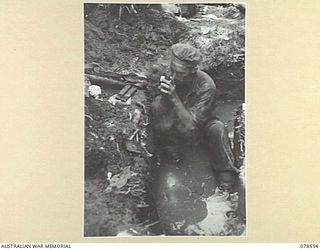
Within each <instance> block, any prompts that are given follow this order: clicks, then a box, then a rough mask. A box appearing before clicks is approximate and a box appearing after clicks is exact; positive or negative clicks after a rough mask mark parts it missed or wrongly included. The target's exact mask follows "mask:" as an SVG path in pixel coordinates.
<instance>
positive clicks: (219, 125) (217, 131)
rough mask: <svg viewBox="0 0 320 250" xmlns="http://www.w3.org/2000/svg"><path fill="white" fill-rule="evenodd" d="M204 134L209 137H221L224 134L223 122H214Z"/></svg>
mask: <svg viewBox="0 0 320 250" xmlns="http://www.w3.org/2000/svg"><path fill="white" fill-rule="evenodd" d="M206 132H207V135H208V136H209V137H221V136H223V135H224V134H225V132H226V128H225V125H224V123H223V122H221V121H215V122H214V123H212V124H210V125H209V126H208V127H207V131H206Z"/></svg>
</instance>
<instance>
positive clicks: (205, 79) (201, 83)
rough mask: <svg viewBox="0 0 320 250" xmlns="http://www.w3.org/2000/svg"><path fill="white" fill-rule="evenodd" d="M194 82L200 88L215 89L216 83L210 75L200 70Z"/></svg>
mask: <svg viewBox="0 0 320 250" xmlns="http://www.w3.org/2000/svg"><path fill="white" fill-rule="evenodd" d="M196 82H197V85H198V87H199V88H201V89H216V85H215V83H214V80H213V79H212V77H211V76H209V75H208V74H207V73H206V72H204V71H202V70H198V72H197V78H196Z"/></svg>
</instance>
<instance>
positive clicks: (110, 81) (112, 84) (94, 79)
mask: <svg viewBox="0 0 320 250" xmlns="http://www.w3.org/2000/svg"><path fill="white" fill-rule="evenodd" d="M85 76H86V77H88V78H89V80H90V81H91V82H92V83H99V84H101V85H103V86H110V87H118V88H122V87H124V86H126V84H125V83H124V82H120V81H117V80H113V79H110V78H105V77H102V76H96V75H90V74H85Z"/></svg>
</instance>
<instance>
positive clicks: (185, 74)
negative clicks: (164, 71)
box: [170, 62, 193, 85]
mask: <svg viewBox="0 0 320 250" xmlns="http://www.w3.org/2000/svg"><path fill="white" fill-rule="evenodd" d="M170 71H171V76H172V78H173V80H174V83H175V84H176V85H181V84H183V83H185V82H187V81H189V80H190V77H191V74H192V73H193V71H192V70H191V69H190V68H188V67H185V66H184V65H181V64H176V63H174V62H171V64H170Z"/></svg>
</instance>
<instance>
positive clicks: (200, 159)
mask: <svg viewBox="0 0 320 250" xmlns="http://www.w3.org/2000/svg"><path fill="white" fill-rule="evenodd" d="M83 22H84V36H83V38H84V62H83V64H84V69H83V71H84V74H83V79H84V83H83V85H84V114H83V115H84V135H85V142H84V173H83V176H84V177H83V179H84V183H83V185H84V191H83V200H84V204H83V206H84V207H83V236H84V237H109V236H119V237H121V236H122V237H130V236H163V237H165V236H197V237H199V236H219V237H224V236H247V235H248V232H247V215H248V214H247V210H246V203H247V196H246V186H247V182H250V180H248V179H247V178H246V176H247V175H246V173H247V167H249V168H250V167H251V166H247V165H246V147H245V145H246V135H245V134H246V132H245V126H246V120H245V112H246V105H245V81H246V78H245V75H246V74H245V70H246V64H245V61H246V60H245V55H246V46H245V44H246V5H245V4H242V3H235V2H234V3H233V2H230V3H208V4H205V3H201V4H200V3H199V4H196V3H195V4H181V3H180V4H173V3H172V4H128V3H126V4H120V3H119V4H110V3H85V4H83ZM248 199H250V197H248Z"/></svg>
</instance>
